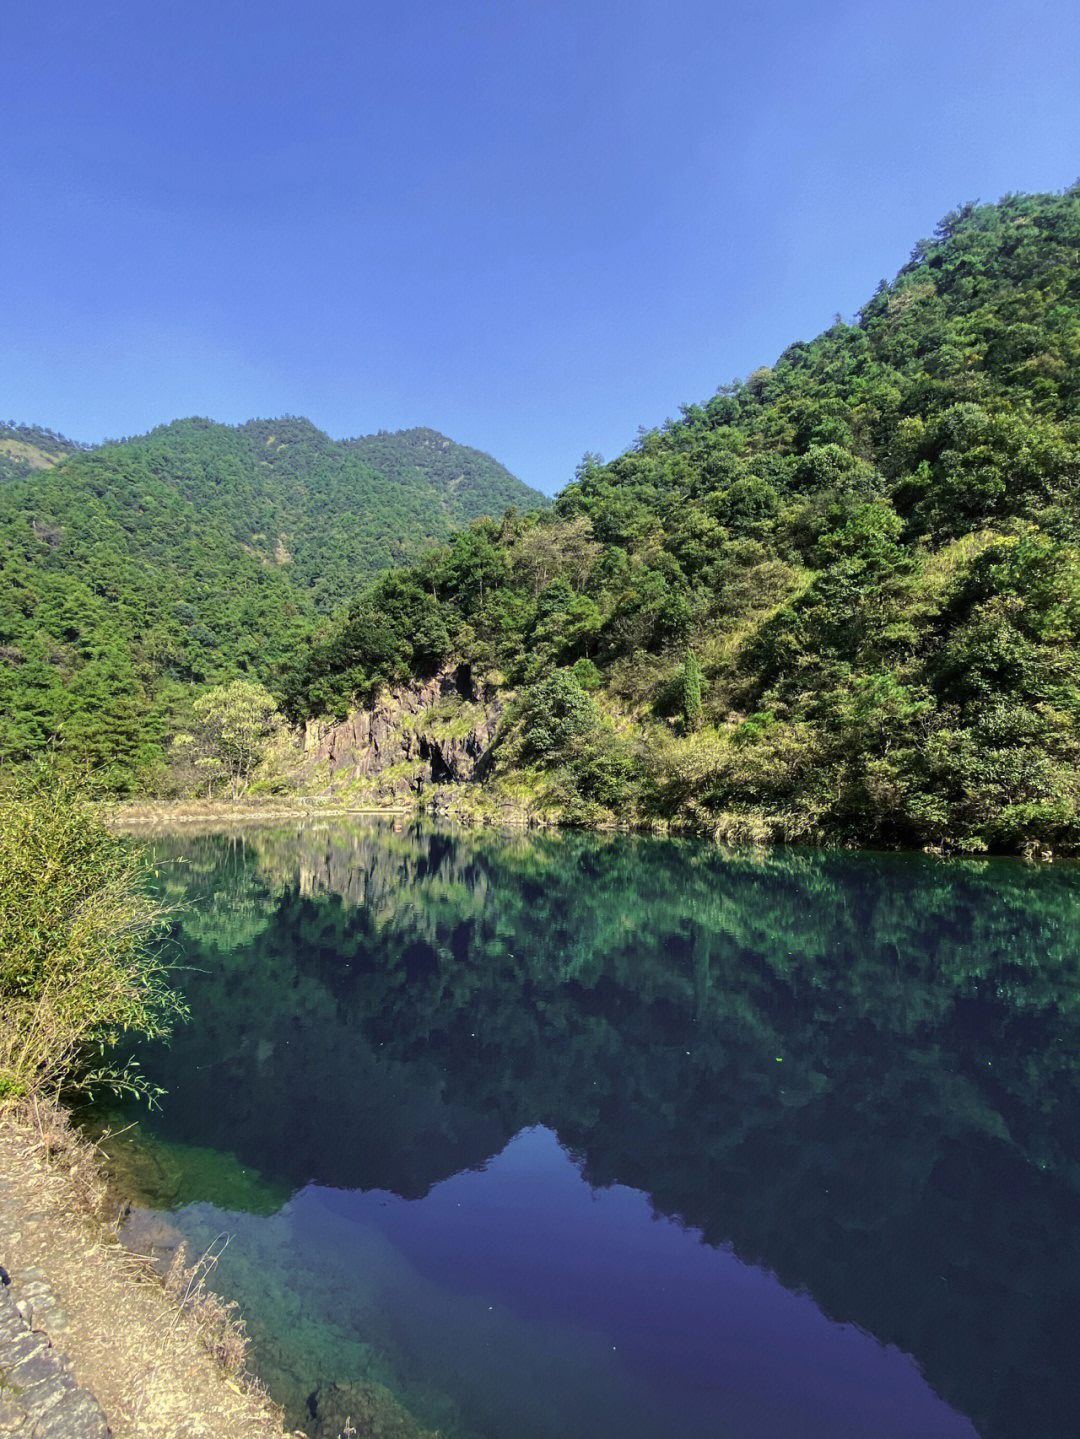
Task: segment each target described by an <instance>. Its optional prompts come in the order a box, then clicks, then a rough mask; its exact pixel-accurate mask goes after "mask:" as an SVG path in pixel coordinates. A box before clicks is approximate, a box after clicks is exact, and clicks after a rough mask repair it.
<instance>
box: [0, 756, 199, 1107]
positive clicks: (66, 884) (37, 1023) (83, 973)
mask: <svg viewBox="0 0 1080 1439" xmlns="http://www.w3.org/2000/svg"><path fill="white" fill-rule="evenodd" d="M147 879H148V874H147V863H146V861H145V859H143V858H142V855H141V853H140V851H139V850H138V849H137V848H135V847H134V846H133V845H132V844H131V843H130V842H128V841H126V840H124V839H121V838H120V837H118V836H116V835H114V834H112V833H110V831H109V830H108V829H107V828H106V827H105V825H104V823H103V822H102V820H101V818H100V816H99V814H98V813H97V811H96V810H95V808H94V806H93V805H92V803H91V802H90V800H89V797H88V795H87V793H86V791H85V789H84V788H82V787H80V786H79V785H78V784H76V783H75V782H73V781H72V780H70V779H68V778H58V777H56V776H55V775H51V776H50V775H48V774H47V773H46V774H44V775H43V776H38V777H37V779H36V781H35V785H34V787H33V788H32V789H28V790H27V791H25V792H24V793H22V794H19V795H16V796H14V797H12V796H5V797H3V798H0V1099H3V1098H5V1097H10V1096H14V1095H21V1094H32V1093H38V1092H43V1091H46V1090H51V1091H56V1090H59V1089H60V1088H61V1087H62V1086H71V1087H81V1088H87V1087H91V1086H93V1085H95V1084H99V1085H103V1086H105V1087H111V1088H113V1089H117V1090H121V1089H122V1090H128V1091H134V1092H140V1093H143V1094H147V1095H148V1097H152V1095H150V1094H149V1091H148V1090H147V1087H146V1085H145V1083H144V1081H143V1079H142V1076H141V1075H140V1074H139V1073H138V1070H137V1068H135V1066H134V1065H133V1064H132V1063H131V1062H128V1063H126V1064H124V1065H123V1066H118V1065H116V1064H114V1063H112V1062H110V1061H109V1060H108V1059H107V1057H106V1050H107V1048H108V1047H109V1046H110V1045H111V1044H112V1043H114V1042H115V1041H116V1040H117V1038H118V1037H119V1036H120V1034H121V1033H122V1032H123V1031H125V1030H132V1031H134V1032H136V1033H140V1034H143V1035H146V1036H149V1037H154V1036H158V1035H161V1034H164V1033H166V1032H167V1031H168V1029H169V1028H170V1026H171V1023H172V1021H173V1020H175V1019H176V1018H178V1017H181V1016H182V1015H183V1014H184V1012H185V1011H184V1006H183V1002H182V1001H181V1000H180V998H179V997H178V996H177V995H176V994H175V993H174V992H173V991H172V990H171V989H170V988H169V986H168V983H167V977H166V969H165V965H164V963H163V962H162V960H161V958H160V956H159V954H158V952H157V951H156V950H155V949H154V947H153V944H152V941H153V939H154V936H155V935H156V934H157V933H158V932H159V931H160V928H161V923H162V918H163V915H162V911H161V909H160V907H159V906H158V905H157V904H156V903H155V901H154V900H153V898H152V897H151V895H150V893H149V887H148V884H147Z"/></svg>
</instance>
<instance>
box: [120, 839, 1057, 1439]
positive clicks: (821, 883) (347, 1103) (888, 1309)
mask: <svg viewBox="0 0 1080 1439" xmlns="http://www.w3.org/2000/svg"><path fill="white" fill-rule="evenodd" d="M179 858H182V859H183V864H182V865H179V866H172V867H171V868H170V861H171V860H172V859H179ZM159 860H160V861H161V863H162V864H163V865H164V866H165V869H166V873H169V874H171V875H172V876H173V878H172V879H171V880H170V883H171V884H172V885H173V887H174V888H175V889H176V890H177V891H180V890H182V891H183V893H184V894H185V896H186V897H187V898H188V900H189V901H191V903H192V908H191V909H190V910H189V911H188V912H187V913H186V914H185V915H182V916H181V918H180V921H179V924H178V933H177V938H178V941H179V943H180V945H181V947H182V950H183V953H184V956H185V963H187V964H189V965H191V966H193V968H192V969H191V970H190V971H189V972H188V974H187V976H186V978H185V980H184V984H185V988H186V989H187V991H188V994H189V999H190V1001H191V1004H192V1009H193V1013H194V1021H193V1024H192V1025H191V1026H189V1027H188V1028H187V1029H185V1030H184V1031H182V1032H181V1033H180V1034H179V1035H178V1036H177V1037H176V1039H175V1040H174V1042H173V1044H172V1045H171V1046H170V1047H169V1048H168V1049H164V1048H148V1049H147V1050H145V1051H144V1052H143V1054H142V1060H143V1063H144V1067H145V1068H146V1069H147V1071H148V1073H149V1074H150V1076H151V1078H153V1079H154V1080H157V1081H160V1082H161V1083H163V1084H165V1085H166V1087H167V1088H168V1090H169V1095H168V1098H167V1099H166V1101H165V1106H164V1108H163V1110H162V1111H161V1113H160V1114H157V1115H154V1116H153V1117H152V1119H151V1120H150V1121H147V1120H146V1119H145V1117H144V1118H143V1122H142V1134H141V1139H140V1144H141V1146H142V1148H141V1156H142V1157H141V1159H138V1160H134V1159H133V1160H132V1162H133V1163H136V1164H138V1165H141V1169H140V1173H141V1174H142V1176H143V1180H144V1184H145V1187H146V1189H147V1191H148V1193H149V1194H150V1196H151V1197H152V1198H153V1199H154V1200H155V1201H156V1202H157V1203H158V1205H159V1206H160V1208H161V1209H162V1210H163V1211H164V1212H165V1213H167V1214H168V1216H169V1218H170V1220H171V1222H172V1223H173V1224H175V1225H176V1227H177V1228H178V1229H180V1230H181V1231H182V1232H183V1233H184V1234H185V1235H187V1236H188V1237H189V1239H190V1241H191V1243H192V1245H193V1246H195V1247H198V1246H200V1245H205V1244H206V1243H209V1242H210V1241H211V1240H212V1239H213V1237H214V1236H215V1235H216V1234H219V1233H222V1232H228V1233H229V1234H230V1235H231V1236H232V1237H231V1239H230V1244H229V1247H228V1249H227V1251H226V1253H225V1255H224V1256H223V1259H222V1262H221V1269H220V1275H221V1287H222V1288H223V1289H225V1290H226V1291H227V1292H228V1293H230V1294H231V1295H235V1296H236V1297H238V1298H239V1299H240V1300H241V1302H242V1304H243V1305H244V1308H245V1312H246V1314H247V1316H248V1321H249V1327H250V1329H251V1332H252V1335H253V1337H254V1340H255V1345H256V1354H257V1361H258V1364H259V1366H260V1368H261V1371H262V1372H263V1374H264V1376H265V1377H266V1379H267V1381H268V1382H269V1384H270V1387H271V1389H272V1391H276V1393H277V1394H278V1396H279V1397H281V1398H282V1399H283V1400H284V1401H285V1402H286V1403H287V1405H288V1406H289V1409H290V1413H291V1415H292V1416H293V1418H294V1420H296V1421H298V1420H300V1419H302V1418H304V1416H305V1406H306V1402H307V1398H308V1396H309V1395H310V1394H311V1393H312V1392H313V1391H314V1390H315V1389H317V1388H318V1387H319V1386H320V1385H326V1384H328V1383H331V1382H334V1381H337V1382H351V1381H355V1380H357V1379H361V1378H369V1379H376V1380H379V1381H380V1382H384V1383H387V1384H389V1385H390V1387H391V1388H392V1389H393V1390H394V1391H395V1392H396V1393H397V1394H399V1395H400V1396H401V1398H402V1399H403V1400H404V1401H405V1402H406V1403H407V1404H408V1406H409V1407H410V1409H411V1410H412V1411H413V1412H414V1413H415V1414H416V1415H417V1416H418V1417H419V1418H420V1419H421V1420H422V1422H424V1423H426V1424H428V1425H429V1426H431V1427H432V1428H434V1427H436V1426H438V1427H439V1428H440V1430H441V1431H442V1433H443V1434H446V1435H451V1436H455V1439H456V1436H461V1439H465V1436H469V1439H474V1436H477V1439H534V1436H535V1439H556V1436H558V1439H585V1436H589V1439H606V1436H609V1435H610V1436H611V1439H615V1436H619V1439H636V1436H639V1435H640V1436H641V1439H645V1436H654V1435H657V1434H660V1433H663V1434H666V1435H671V1436H673V1439H699V1436H701V1439H704V1436H706V1435H708V1436H718V1439H759V1436H760V1439H818V1436H821V1439H893V1436H895V1439H916V1436H924V1439H938V1436H941V1439H951V1436H956V1439H961V1436H973V1435H976V1434H978V1435H981V1436H983V1439H1021V1436H1023V1439H1029V1436H1030V1435H1033V1434H1040V1435H1043V1436H1045V1439H1058V1436H1062V1439H1063V1436H1065V1435H1071V1434H1073V1433H1074V1432H1076V1431H1075V1428H1074V1427H1073V1421H1074V1419H1075V1417H1076V1416H1077V1415H1078V1414H1080V1405H1078V1399H1077V1384H1076V1380H1075V1379H1073V1378H1071V1377H1070V1375H1071V1370H1072V1365H1071V1363H1070V1361H1069V1359H1068V1356H1069V1355H1070V1354H1071V1353H1072V1352H1073V1349H1074V1345H1075V1342H1076V1340H1077V1337H1078V1329H1077V1323H1076V1320H1077V1314H1078V1312H1080V1305H1078V1296H1080V1282H1078V1275H1080V1253H1078V1234H1080V1227H1078V1225H1077V1223H1076V1220H1077V1216H1078V1206H1077V1192H1076V1175H1077V1173H1078V1172H1080V1169H1078V1166H1077V1156H1078V1154H1080V1143H1078V1140H1077V1106H1076V1082H1075V1076H1076V1069H1075V1065H1076V1054H1077V1051H1078V1046H1077V1044H1076V1043H1074V1041H1075V1039H1076V1037H1077V1036H1076V1028H1077V1021H1076V1014H1077V993H1078V989H1080V986H1078V985H1077V982H1076V981H1077V956H1076V953H1075V944H1074V942H1073V940H1072V935H1073V934H1075V933H1076V932H1080V885H1078V883H1077V879H1078V876H1077V873H1076V871H1070V870H1068V869H1055V870H1054V871H1045V870H1044V871H1039V870H1032V869H1030V868H1026V867H1024V866H1019V865H1012V866H1010V865H1007V864H1001V865H995V864H989V865H988V864H960V865H941V864H934V863H933V862H930V861H926V860H924V859H923V858H922V857H901V856H836V855H832V856H828V855H790V854H785V855H771V856H760V855H758V856H724V855H721V854H719V853H718V852H717V851H715V850H713V849H711V848H710V847H709V846H704V845H702V846H695V845H679V844H666V843H660V842H655V841H651V842H650V841H631V840H625V839H616V840H602V839H596V838H591V839H589V838H584V837H574V836H543V837H529V836H514V837H506V836H492V835H490V834H483V835H468V836H459V837H456V838H454V837H450V836H447V835H445V834H439V833H436V832H430V831H426V830H423V829H420V828H416V829H407V830H404V831H400V832H397V833H395V832H394V831H393V830H392V829H370V828H360V829H355V830H352V831H349V830H340V831H337V832H334V833H328V832H327V831H325V830H322V831H313V832H305V833H303V834H301V835H300V836H297V835H296V834H295V833H293V834H290V835H285V834H281V833H275V832H272V831H267V832H262V833H254V834H251V835H249V836H247V837H246V838H245V840H244V842H243V843H236V842H234V841H231V840H229V839H227V838H225V837H220V836H218V837H204V838H198V837H194V836H186V837H185V838H184V839H182V840H175V841H163V842H161V844H160V845H159ZM910 1356H914V1357H913V1358H912V1357H910ZM920 1370H921V1372H920ZM924 1376H925V1377H924ZM942 1396H945V1397H942ZM946 1399H947V1400H948V1401H949V1402H946ZM964 1415H967V1416H970V1417H964Z"/></svg>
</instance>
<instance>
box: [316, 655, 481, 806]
mask: <svg viewBox="0 0 1080 1439" xmlns="http://www.w3.org/2000/svg"><path fill="white" fill-rule="evenodd" d="M502 709H503V705H502V704H501V703H500V702H499V700H498V699H497V698H496V696H495V694H494V692H493V691H491V690H490V689H488V688H487V687H486V686H484V685H483V684H482V683H480V682H478V681H477V680H476V679H475V677H474V676H473V673H472V671H471V668H470V667H469V666H468V665H466V664H459V663H457V662H450V663H448V664H446V665H444V666H443V667H442V668H441V669H440V670H439V671H438V672H437V673H436V674H434V675H433V676H432V677H431V678H430V679H427V680H414V681H411V682H410V683H408V684H402V685H396V686H393V687H390V688H384V689H382V690H380V692H379V694H378V695H377V696H376V698H375V700H374V701H373V703H372V704H371V705H370V706H369V707H368V708H364V709H357V710H353V711H352V712H351V713H350V714H349V715H348V716H347V717H346V718H345V719H343V720H340V721H330V720H310V721H309V722H308V724H307V727H306V729H305V732H304V760H303V765H302V768H301V775H300V777H301V778H302V780H303V781H304V783H306V784H309V785H310V784H318V783H319V781H320V780H322V779H325V780H326V781H327V783H328V786H329V789H330V790H331V791H336V790H341V789H344V788H346V787H348V788H352V789H370V790H371V791H372V794H373V797H375V798H379V799H386V798H390V797H392V796H393V795H395V794H403V793H405V792H407V791H412V792H414V793H418V792H420V791H421V790H424V789H425V788H427V787H428V786H430V785H442V784H458V783H461V782H462V781H464V780H469V779H471V778H472V777H473V775H474V774H475V773H476V769H477V766H478V765H479V764H480V762H481V761H482V759H483V757H484V755H485V754H486V753H487V752H488V750H489V749H490V747H491V743H492V740H493V739H494V736H495V731H496V728H497V727H498V722H499V717H500V715H501V713H502Z"/></svg>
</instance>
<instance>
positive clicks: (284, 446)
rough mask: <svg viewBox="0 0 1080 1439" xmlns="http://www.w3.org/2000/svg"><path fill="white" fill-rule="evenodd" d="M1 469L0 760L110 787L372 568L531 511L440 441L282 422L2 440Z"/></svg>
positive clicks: (493, 474)
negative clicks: (82, 440)
mask: <svg viewBox="0 0 1080 1439" xmlns="http://www.w3.org/2000/svg"><path fill="white" fill-rule="evenodd" d="M418 436H419V437H420V438H419V439H418ZM426 450H430V451H431V452H432V455H433V459H432V461H431V462H429V463H427V464H425V463H424V462H423V454H424V453H425V451H426ZM0 458H2V460H3V468H2V469H0V480H2V483H0V762H2V761H6V762H11V761H15V762H18V761H20V760H22V759H25V758H26V757H28V756H29V755H31V754H33V753H34V752H36V751H39V750H41V749H43V748H44V747H46V746H47V745H49V744H59V745H60V746H61V747H62V748H63V750H64V753H65V754H67V755H68V756H69V757H71V758H72V759H75V760H79V761H85V762H88V763H90V764H92V765H94V766H97V767H104V768H108V769H111V770H113V771H114V772H115V774H116V777H117V779H116V782H117V783H118V784H120V786H121V787H130V786H131V785H132V784H136V783H138V782H139V776H140V775H145V773H146V772H147V771H148V769H149V768H151V767H152V766H153V764H154V763H155V762H156V761H157V760H159V759H160V757H161V755H162V753H163V750H162V746H163V744H164V743H165V742H166V741H167V740H168V738H169V737H170V734H171V732H172V731H173V730H174V729H175V728H176V722H175V716H176V713H177V712H178V711H179V710H182V709H183V708H184V706H185V705H186V704H190V697H191V695H192V693H194V692H195V691H197V690H198V689H199V688H200V687H201V686H205V685H206V684H213V683H219V682H221V681H224V680H228V679H231V678H233V677H235V676H239V675H249V676H252V677H254V678H257V679H261V680H267V679H269V678H270V677H271V676H272V675H273V674H274V673H275V671H276V669H277V668H278V667H279V666H280V665H282V664H283V663H284V661H285V660H286V659H287V658H289V657H291V656H292V655H294V654H295V653H296V651H297V649H298V648H299V647H300V646H302V644H303V643H304V642H305V640H306V638H307V637H308V636H310V635H311V634H312V633H313V632H314V631H315V629H316V628H317V625H318V624H319V623H320V619H319V617H320V615H328V614H329V613H330V612H331V611H332V610H333V609H334V607H335V606H339V605H341V604H342V603H343V602H344V601H345V600H346V599H347V598H348V597H349V596H351V595H353V594H355V592H356V590H357V588H358V587H359V586H362V585H363V584H364V583H366V582H369V581H370V580H371V579H372V578H373V577H374V576H375V575H376V574H377V573H378V572H379V571H380V570H384V569H386V568H387V567H389V566H390V565H392V564H394V563H397V562H400V561H403V560H407V559H415V558H416V557H418V556H419V555H421V554H422V553H423V551H424V550H425V549H426V548H427V547H430V546H431V545H432V544H434V543H436V542H438V541H440V540H445V539H447V538H448V537H449V535H450V534H451V531H452V528H453V526H454V525H455V524H458V523H460V522H462V521H467V520H469V519H472V518H474V517H475V516H477V515H480V514H483V513H486V512H489V511H490V512H491V513H494V514H501V513H502V512H503V510H504V509H505V508H506V507H507V506H508V505H514V504H516V505H521V504H530V505H534V504H536V503H537V502H541V503H543V498H542V496H539V495H538V494H537V492H536V491H534V490H530V489H529V488H528V487H527V486H525V485H523V484H522V483H521V482H520V481H519V480H516V479H515V478H514V477H513V476H512V475H510V474H509V472H508V471H507V470H505V469H504V468H503V467H502V466H501V465H499V464H498V463H497V462H496V461H494V460H493V459H491V458H490V456H487V455H483V454H481V453H480V452H479V451H476V450H469V449H465V448H464V447H462V446H459V445H455V444H453V442H452V441H449V440H446V439H445V437H443V436H441V435H437V434H436V433H435V432H434V431H405V432H403V433H402V434H401V435H378V436H373V437H371V438H370V439H369V440H353V441H348V442H345V443H342V442H337V441H333V440H330V439H329V438H328V437H327V436H326V435H325V434H323V433H322V431H320V430H318V429H316V427H315V426H314V425H312V424H311V423H310V421H308V420H303V419H295V418H291V417H286V418H283V419H280V420H273V421H263V420H256V421H252V422H251V423H249V424H246V425H242V426H239V427H235V428H234V427H229V426H226V425H219V424H214V423H212V422H211V421H209V420H201V419H189V420H179V421H177V422H175V423H174V424H171V425H166V426H163V427H161V428H159V429H156V430H154V431H152V432H151V433H150V434H148V435H144V436H141V437H139V438H137V439H130V440H124V441H119V442H109V443H106V444H104V445H101V446H98V447H95V448H92V449H91V448H85V447H80V446H77V445H74V444H72V442H70V441H66V440H63V439H62V437H60V436H56V435H53V434H52V433H51V432H49V431H43V430H39V429H31V428H29V427H19V426H8V427H6V428H5V429H4V430H2V431H0Z"/></svg>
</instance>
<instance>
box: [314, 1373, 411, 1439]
mask: <svg viewBox="0 0 1080 1439" xmlns="http://www.w3.org/2000/svg"><path fill="white" fill-rule="evenodd" d="M309 1408H310V1411H311V1424H312V1426H313V1427H311V1428H310V1429H309V1433H310V1434H311V1436H312V1439H341V1436H348V1439H374V1436H379V1439H437V1436H436V1434H435V1432H434V1431H433V1430H431V1429H422V1428H421V1427H420V1425H419V1424H417V1422H416V1420H415V1419H413V1417H412V1415H411V1414H409V1413H407V1412H406V1410H404V1409H403V1408H402V1407H401V1405H400V1404H399V1403H398V1401H397V1400H396V1399H395V1398H394V1396H393V1394H391V1393H390V1390H389V1389H387V1388H386V1387H385V1386H384V1385H382V1384H327V1385H324V1386H323V1387H322V1388H321V1389H317V1390H316V1391H315V1393H314V1394H313V1395H312V1396H311V1399H310V1401H309Z"/></svg>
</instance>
